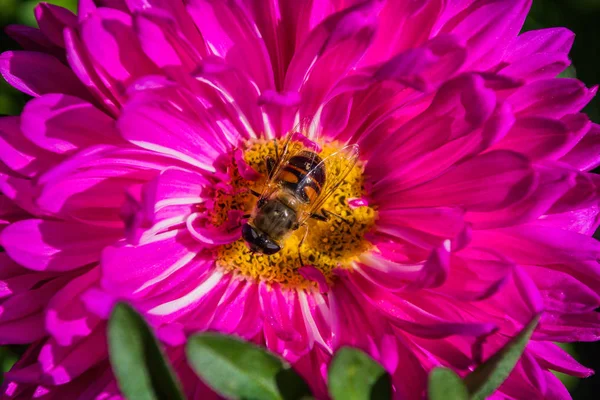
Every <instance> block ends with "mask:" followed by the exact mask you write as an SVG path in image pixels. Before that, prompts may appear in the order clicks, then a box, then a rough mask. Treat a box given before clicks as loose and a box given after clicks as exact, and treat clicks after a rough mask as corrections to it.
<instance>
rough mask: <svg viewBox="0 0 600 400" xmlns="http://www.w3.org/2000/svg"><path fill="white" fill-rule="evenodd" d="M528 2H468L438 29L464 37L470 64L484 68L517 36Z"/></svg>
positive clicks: (497, 59)
mask: <svg viewBox="0 0 600 400" xmlns="http://www.w3.org/2000/svg"><path fill="white" fill-rule="evenodd" d="M529 3H530V2H529V1H527V0H520V1H500V2H497V1H484V2H470V3H467V4H469V7H468V9H467V10H464V11H463V12H462V13H460V14H458V15H457V16H456V17H455V18H453V19H452V20H450V21H448V23H446V25H445V26H444V27H443V28H442V30H441V33H452V34H454V35H456V36H458V37H460V38H464V39H465V40H466V48H467V49H468V50H469V52H468V55H469V61H470V62H469V63H468V64H470V65H471V67H472V68H476V69H479V70H485V69H487V68H489V67H490V66H492V65H495V64H496V63H497V62H498V61H500V59H501V57H502V56H503V55H504V52H505V51H506V48H507V47H508V46H509V45H510V44H511V42H512V41H513V40H514V39H515V38H516V37H517V35H518V33H519V31H520V30H521V27H522V26H523V22H524V21H525V17H526V16H527V12H528V11H529V7H530V4H529Z"/></svg>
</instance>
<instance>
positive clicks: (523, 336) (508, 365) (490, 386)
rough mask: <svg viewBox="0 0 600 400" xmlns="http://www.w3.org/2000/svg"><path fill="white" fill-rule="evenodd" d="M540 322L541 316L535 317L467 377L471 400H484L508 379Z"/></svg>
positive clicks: (466, 382)
mask: <svg viewBox="0 0 600 400" xmlns="http://www.w3.org/2000/svg"><path fill="white" fill-rule="evenodd" d="M539 320H540V314H538V315H536V316H535V317H533V318H532V319H531V321H529V323H528V324H527V326H525V328H524V329H523V330H522V331H521V332H519V334H518V335H517V336H515V337H514V338H513V339H512V340H510V341H509V342H508V343H507V344H505V345H504V347H502V348H501V349H500V350H499V351H498V352H497V353H496V354H494V355H493V356H491V357H490V358H489V359H488V360H486V362H484V363H483V364H481V365H480V366H478V367H477V368H476V369H475V370H474V371H473V372H471V373H470V374H469V375H467V377H466V378H465V380H464V382H465V384H466V385H467V388H468V389H469V393H470V394H471V399H474V400H484V399H485V398H486V397H487V396H489V395H491V394H492V393H494V391H495V390H496V389H497V388H498V387H499V386H500V385H501V384H502V382H504V380H505V379H506V378H508V375H510V373H511V371H512V370H513V368H514V367H515V365H516V364H517V361H519V358H520V357H521V354H522V353H523V350H524V349H525V346H526V345H527V342H528V341H529V338H530V337H531V334H532V333H533V330H534V329H535V327H536V326H537V324H538V322H539Z"/></svg>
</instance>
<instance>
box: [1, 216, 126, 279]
mask: <svg viewBox="0 0 600 400" xmlns="http://www.w3.org/2000/svg"><path fill="white" fill-rule="evenodd" d="M117 238H118V231H115V230H113V229H102V228H91V227H90V226H89V225H83V224H78V223H74V222H63V221H50V220H40V219H29V220H24V221H19V222H15V223H13V224H11V225H10V226H8V227H7V228H6V229H5V230H4V231H3V232H2V234H1V235H0V241H1V243H2V246H3V247H4V248H5V250H6V252H7V253H8V255H9V256H10V257H11V258H12V259H13V260H15V261H17V262H18V263H20V264H22V265H23V266H24V267H26V268H29V269H32V270H35V271H69V270H72V269H75V268H79V267H82V266H84V265H86V264H89V263H91V262H94V261H96V260H98V259H99V257H100V251H101V250H102V248H103V247H104V246H107V245H109V244H111V243H113V242H114V241H115V240H116V239H117Z"/></svg>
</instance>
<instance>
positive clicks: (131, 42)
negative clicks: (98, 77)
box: [81, 8, 156, 92]
mask: <svg viewBox="0 0 600 400" xmlns="http://www.w3.org/2000/svg"><path fill="white" fill-rule="evenodd" d="M81 39H82V40H83V43H84V45H85V47H86V49H87V51H88V52H89V54H90V56H91V58H92V60H93V61H94V62H95V63H96V64H97V65H98V66H100V67H101V68H102V69H103V71H104V72H105V73H106V74H108V76H110V77H111V78H112V79H114V80H115V81H116V82H118V83H119V84H120V85H122V86H121V87H117V88H116V90H117V91H119V92H122V91H124V89H125V88H126V87H127V86H128V85H129V84H131V83H132V82H133V81H134V80H135V79H137V78H138V77H141V76H143V75H151V74H153V73H155V72H156V67H154V65H153V64H152V62H151V61H150V60H149V59H148V57H146V55H145V54H144V52H143V50H142V49H141V47H140V44H139V42H138V41H137V40H136V37H135V32H134V31H133V28H132V20H131V17H130V16H129V15H127V14H125V13H123V12H120V11H117V10H114V9H109V8H98V9H97V10H96V11H95V12H94V13H92V14H90V15H89V16H88V18H86V19H85V21H83V23H82V24H81ZM97 43H102V46H98V45H97ZM122 54H126V56H125V57H123V56H122Z"/></svg>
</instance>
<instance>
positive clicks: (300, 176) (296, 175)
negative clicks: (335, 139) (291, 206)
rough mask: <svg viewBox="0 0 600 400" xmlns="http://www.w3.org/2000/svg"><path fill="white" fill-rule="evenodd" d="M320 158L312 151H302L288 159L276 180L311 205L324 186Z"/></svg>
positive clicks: (323, 171) (322, 167) (323, 170)
mask: <svg viewBox="0 0 600 400" xmlns="http://www.w3.org/2000/svg"><path fill="white" fill-rule="evenodd" d="M321 161H322V160H321V157H319V156H318V155H317V154H316V153H313V152H312V151H306V150H305V151H302V152H300V153H299V154H297V155H295V156H293V157H292V158H290V160H289V161H288V163H287V164H286V165H285V166H284V167H283V169H282V170H281V172H280V173H279V176H278V179H279V180H280V181H281V182H282V184H283V185H284V186H285V187H287V188H289V189H290V190H292V191H293V192H294V194H295V195H296V197H298V199H300V200H301V201H303V202H305V203H312V202H313V201H315V200H316V199H317V198H318V197H319V194H320V193H321V188H322V187H323V185H324V184H325V167H324V165H323V164H320V162H321Z"/></svg>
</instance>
